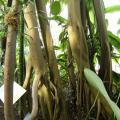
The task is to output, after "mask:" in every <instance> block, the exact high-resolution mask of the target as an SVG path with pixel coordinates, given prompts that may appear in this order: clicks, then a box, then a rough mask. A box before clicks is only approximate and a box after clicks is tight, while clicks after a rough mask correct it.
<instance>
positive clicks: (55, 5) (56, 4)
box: [50, 1, 61, 15]
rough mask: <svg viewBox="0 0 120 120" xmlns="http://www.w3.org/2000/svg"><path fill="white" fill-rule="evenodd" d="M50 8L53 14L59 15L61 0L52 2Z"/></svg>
mask: <svg viewBox="0 0 120 120" xmlns="http://www.w3.org/2000/svg"><path fill="white" fill-rule="evenodd" d="M50 10H51V13H52V14H53V15H58V14H59V13H60V11H61V5H60V2H59V1H54V2H52V4H51V6H50Z"/></svg>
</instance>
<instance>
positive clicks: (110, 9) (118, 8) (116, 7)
mask: <svg viewBox="0 0 120 120" xmlns="http://www.w3.org/2000/svg"><path fill="white" fill-rule="evenodd" d="M119 11H120V5H114V6H110V7H107V8H105V13H113V12H119Z"/></svg>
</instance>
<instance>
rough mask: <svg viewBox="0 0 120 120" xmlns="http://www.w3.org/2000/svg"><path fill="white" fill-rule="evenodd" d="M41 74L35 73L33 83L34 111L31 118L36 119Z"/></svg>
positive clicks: (31, 119) (30, 119)
mask: <svg viewBox="0 0 120 120" xmlns="http://www.w3.org/2000/svg"><path fill="white" fill-rule="evenodd" d="M40 77H41V75H39V74H35V79H34V81H33V85H32V112H31V114H30V117H29V120H34V119H35V117H36V116H37V112H38V85H39V82H40V81H39V80H40Z"/></svg>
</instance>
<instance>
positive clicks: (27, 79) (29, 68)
mask: <svg viewBox="0 0 120 120" xmlns="http://www.w3.org/2000/svg"><path fill="white" fill-rule="evenodd" d="M31 71H32V63H31V59H30V56H29V58H28V62H27V65H26V76H25V80H24V83H23V88H24V89H27V88H28V85H29V83H30V76H31Z"/></svg>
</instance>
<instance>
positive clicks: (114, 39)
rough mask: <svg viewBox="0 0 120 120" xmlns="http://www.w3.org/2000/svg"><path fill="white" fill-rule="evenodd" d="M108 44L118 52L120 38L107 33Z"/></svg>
mask: <svg viewBox="0 0 120 120" xmlns="http://www.w3.org/2000/svg"><path fill="white" fill-rule="evenodd" d="M108 37H109V39H108V40H109V42H110V43H111V44H112V45H113V46H114V47H115V48H116V49H117V50H118V51H119V52H120V38H119V37H118V36H116V35H114V34H113V33H112V32H110V31H108Z"/></svg>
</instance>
